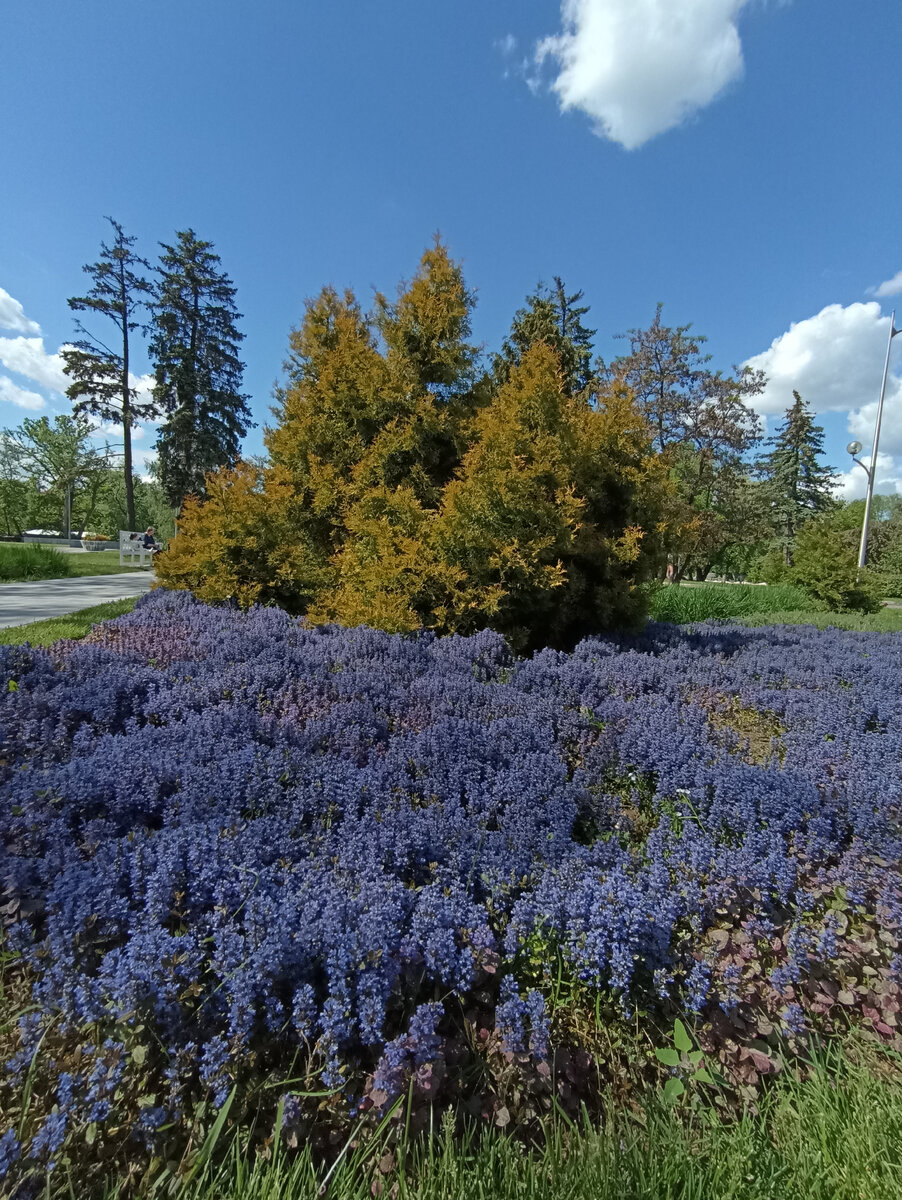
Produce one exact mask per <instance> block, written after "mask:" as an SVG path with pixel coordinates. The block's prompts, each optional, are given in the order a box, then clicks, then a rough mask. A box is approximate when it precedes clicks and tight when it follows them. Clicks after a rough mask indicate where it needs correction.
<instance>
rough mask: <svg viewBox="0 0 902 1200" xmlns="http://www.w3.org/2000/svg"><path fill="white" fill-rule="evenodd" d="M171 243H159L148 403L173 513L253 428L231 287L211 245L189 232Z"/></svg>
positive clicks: (231, 459)
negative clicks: (154, 410) (155, 411)
mask: <svg viewBox="0 0 902 1200" xmlns="http://www.w3.org/2000/svg"><path fill="white" fill-rule="evenodd" d="M176 238H177V242H176V244H175V245H174V246H169V245H166V244H165V243H161V245H162V249H163V254H162V255H161V257H160V265H159V267H158V268H157V272H158V274H159V281H158V283H157V287H156V296H155V299H154V302H153V306H152V312H153V320H152V336H151V341H150V347H149V350H150V355H151V359H152V361H153V363H154V374H155V377H156V385H155V387H154V390H153V395H154V400H155V401H156V403H157V404H158V405H159V406H160V408H161V409H162V411H163V413H164V414H165V418H166V419H165V422H164V424H163V425H162V426H161V428H160V432H159V436H158V438H157V444H156V448H157V454H158V457H159V469H160V481H161V483H162V485H163V488H164V490H165V492H166V495H167V498H168V499H169V502H170V503H171V504H172V505H173V506H174V507H178V506H180V505H181V503H182V502H183V500H184V499H185V497H186V496H188V495H197V496H203V495H204V478H205V476H206V474H207V472H209V471H214V470H216V469H217V468H219V467H224V466H230V465H232V464H233V463H235V462H236V461H237V459H238V450H239V444H240V439H241V438H242V437H243V436H244V435H245V434H246V433H247V431H248V429H249V428H250V427H251V425H252V421H251V419H250V409H249V408H248V404H247V400H248V397H247V396H246V395H244V394H243V393H242V391H241V382H242V377H243V374H244V364H243V363H242V361H241V359H240V358H239V357H238V349H239V344H240V342H241V341H242V340H243V339H244V334H243V333H240V332H239V330H238V328H237V326H236V322H237V321H238V320H239V319H240V316H241V314H240V313H239V312H238V311H237V309H236V307H235V287H234V285H233V284H232V281H231V280H230V279H229V277H228V275H227V274H226V273H225V272H224V271H222V270H220V267H219V262H220V259H219V255H218V254H215V253H214V252H213V248H212V247H213V243H212V242H203V241H200V240H199V239H198V238H197V236H196V234H195V232H194V230H193V229H187V230H183V231H181V232H179V233H177V234H176Z"/></svg>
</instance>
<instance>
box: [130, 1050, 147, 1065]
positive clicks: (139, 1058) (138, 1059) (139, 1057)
mask: <svg viewBox="0 0 902 1200" xmlns="http://www.w3.org/2000/svg"><path fill="white" fill-rule="evenodd" d="M145 1058H147V1047H146V1046H133V1047H132V1062H133V1063H134V1064H135V1066H137V1067H142V1066H143V1065H144V1060H145Z"/></svg>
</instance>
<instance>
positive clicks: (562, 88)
mask: <svg viewBox="0 0 902 1200" xmlns="http://www.w3.org/2000/svg"><path fill="white" fill-rule="evenodd" d="M748 2H749V0H561V21H562V25H563V31H562V32H561V33H559V34H557V35H556V36H555V37H549V38H545V39H544V40H543V41H541V42H539V44H538V46H537V48H536V59H537V61H538V62H539V63H542V62H544V61H545V60H546V59H549V58H550V59H554V60H555V61H556V62H557V64H558V66H559V68H560V71H559V74H558V76H557V78H556V79H555V80H554V82H553V83H552V88H553V90H554V91H555V92H556V93H557V95H558V98H559V101H560V106H561V108H562V109H563V110H567V109H573V108H576V109H580V110H581V111H582V112H584V113H586V114H587V115H588V116H589V117H591V118H592V121H593V124H594V126H595V132H596V133H597V134H598V135H599V136H600V137H605V138H610V139H611V141H615V142H619V143H620V145H622V146H624V147H625V148H626V149H627V150H634V149H636V147H638V146H641V145H642V144H643V143H644V142H647V141H648V140H649V139H650V138H653V137H655V136H656V135H657V134H659V133H664V132H665V130H668V129H672V128H673V127H674V126H676V125H679V124H681V123H682V122H683V121H684V120H686V118H687V117H689V116H691V115H692V114H693V113H694V112H696V111H697V110H698V109H700V108H703V107H704V106H705V105H707V104H710V103H711V101H712V100H714V99H715V97H716V96H718V95H719V94H720V93H721V92H722V91H723V90H724V88H725V87H726V86H727V85H728V84H730V83H732V82H733V81H734V80H736V79H739V78H740V77H741V75H742V72H743V61H742V45H741V43H740V40H739V31H738V29H737V27H736V21H737V18H738V16H739V13H740V11H741V10H742V9H743V8H744V7H745V5H746V4H747V3H748Z"/></svg>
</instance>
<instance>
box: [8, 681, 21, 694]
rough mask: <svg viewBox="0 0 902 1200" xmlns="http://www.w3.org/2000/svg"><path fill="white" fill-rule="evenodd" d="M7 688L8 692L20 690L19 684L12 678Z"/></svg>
mask: <svg viewBox="0 0 902 1200" xmlns="http://www.w3.org/2000/svg"><path fill="white" fill-rule="evenodd" d="M6 690H7V691H8V692H17V691H18V690H19V685H18V684H17V683H16V681H15V679H11V680H10V681H9V683H8V684H7V685H6Z"/></svg>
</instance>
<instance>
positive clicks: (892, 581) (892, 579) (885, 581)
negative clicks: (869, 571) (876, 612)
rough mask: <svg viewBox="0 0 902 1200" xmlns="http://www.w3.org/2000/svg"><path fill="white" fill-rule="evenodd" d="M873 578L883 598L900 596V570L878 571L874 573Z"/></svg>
mask: <svg viewBox="0 0 902 1200" xmlns="http://www.w3.org/2000/svg"><path fill="white" fill-rule="evenodd" d="M874 580H875V582H876V584H877V586H878V587H879V588H880V595H881V596H882V597H883V599H884V600H887V599H888V598H889V597H890V596H902V572H891V571H878V572H875V574H874Z"/></svg>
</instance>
